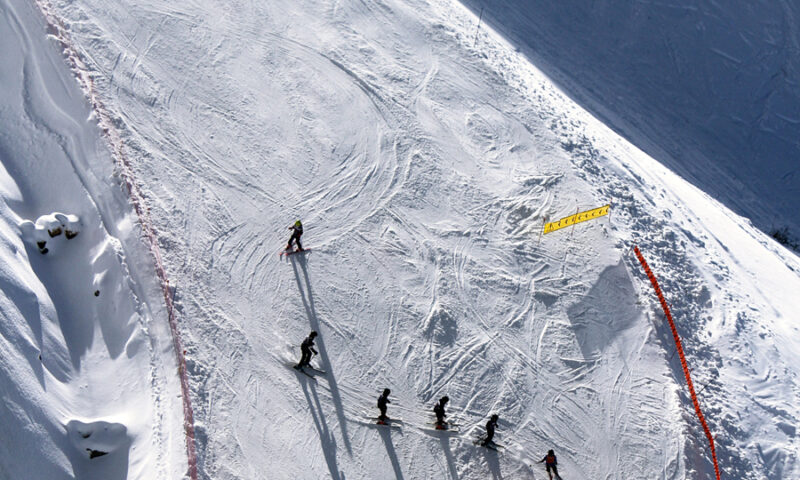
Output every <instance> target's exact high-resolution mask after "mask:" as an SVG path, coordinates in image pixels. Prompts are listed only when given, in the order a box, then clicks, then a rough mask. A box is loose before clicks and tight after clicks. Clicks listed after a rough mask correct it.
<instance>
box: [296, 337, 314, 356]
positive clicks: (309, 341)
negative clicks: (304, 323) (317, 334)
mask: <svg viewBox="0 0 800 480" xmlns="http://www.w3.org/2000/svg"><path fill="white" fill-rule="evenodd" d="M300 349H301V350H303V351H304V352H307V351H309V350H311V351H312V352H314V355H316V354H317V351H316V350H314V337H310V336H309V337H306V339H305V340H303V343H301V344H300Z"/></svg>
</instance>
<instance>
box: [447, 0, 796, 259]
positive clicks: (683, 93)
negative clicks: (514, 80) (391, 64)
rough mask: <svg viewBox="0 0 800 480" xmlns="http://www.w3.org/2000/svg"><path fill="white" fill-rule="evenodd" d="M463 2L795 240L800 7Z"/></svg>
mask: <svg viewBox="0 0 800 480" xmlns="http://www.w3.org/2000/svg"><path fill="white" fill-rule="evenodd" d="M462 3H464V4H465V5H467V6H468V7H470V8H471V9H472V10H473V12H475V14H476V15H480V14H481V12H482V14H483V21H484V22H487V23H489V24H490V25H492V26H494V27H496V28H497V29H498V30H499V31H500V33H502V34H504V35H506V37H507V38H509V39H510V41H511V42H512V44H513V45H514V46H515V47H516V48H519V49H520V50H521V51H522V52H523V53H525V54H526V55H527V56H528V57H529V58H531V59H532V60H533V62H534V63H535V64H536V65H537V67H539V68H541V69H542V70H543V71H544V72H546V73H547V74H548V75H550V76H551V77H552V78H555V79H557V81H558V83H559V84H560V85H562V86H564V88H566V89H567V91H568V92H569V95H570V96H572V97H573V98H575V99H576V100H577V101H578V102H579V103H581V104H582V105H584V106H585V107H586V108H588V109H589V110H590V111H592V112H593V113H594V114H595V115H597V116H599V117H600V118H602V119H603V120H604V121H606V122H607V123H608V124H609V126H611V127H612V128H613V129H614V130H616V131H617V132H620V133H621V135H622V136H624V137H626V138H627V139H629V140H630V141H632V143H634V144H635V145H637V146H638V147H639V148H641V149H643V150H645V151H646V152H647V153H648V154H650V155H652V156H653V157H654V158H656V159H657V160H659V161H660V162H662V163H664V164H665V165H667V166H668V167H670V168H671V169H672V170H674V171H675V172H676V173H678V174H679V175H681V176H682V177H683V178H685V179H687V180H689V181H690V182H691V183H693V184H695V185H697V186H698V187H700V188H701V189H702V190H703V191H705V192H709V193H710V194H711V195H712V196H713V197H714V198H716V199H717V200H719V201H721V202H722V203H724V204H725V205H727V206H728V207H729V208H731V209H732V210H734V211H736V212H737V213H739V214H740V215H744V216H746V217H748V218H750V219H751V220H752V221H753V223H754V224H755V225H756V227H758V228H761V229H762V230H764V231H765V232H768V233H771V232H773V231H774V230H776V229H783V228H787V229H788V231H789V232H790V235H792V236H793V237H794V242H795V243H798V242H800V216H798V214H797V212H798V208H797V205H798V203H800V136H798V134H797V132H798V125H800V3H798V2H792V1H786V0H777V1H752V0H729V1H726V2H697V1H695V0H667V1H647V0H645V1H637V2H629V1H625V0H596V1H592V2H587V1H582V0H562V1H558V2H553V1H548V0H524V1H522V0H491V1H488V0H463V1H462Z"/></svg>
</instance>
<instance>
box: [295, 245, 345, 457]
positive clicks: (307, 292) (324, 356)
mask: <svg viewBox="0 0 800 480" xmlns="http://www.w3.org/2000/svg"><path fill="white" fill-rule="evenodd" d="M295 257H297V258H295ZM289 259H290V260H291V262H292V270H294V279H295V281H296V282H297V289H298V290H300V298H301V299H302V300H303V307H305V309H306V315H308V323H309V324H310V325H311V328H312V329H313V330H315V331H317V332H319V320H318V319H317V309H316V307H315V306H314V295H313V294H312V293H311V280H309V278H308V268H307V267H306V259H305V258H304V257H298V256H297V255H292V256H291V257H289ZM298 263H299V264H300V268H302V269H303V278H304V279H305V289H304V288H303V282H302V281H301V280H300V272H299V271H298V269H297V264H298ZM317 350H318V351H319V356H320V359H321V360H322V368H323V369H325V371H326V372H328V373H327V374H326V375H325V378H326V380H328V385H329V386H330V388H331V397H332V398H333V404H334V406H335V407H336V416H337V417H338V418H339V425H340V426H341V427H342V438H344V446H345V447H346V448H347V453H348V454H350V455H351V456H352V455H353V450H352V448H351V447H350V437H349V436H348V435H347V418H346V417H345V415H344V408H343V406H342V397H341V396H340V395H339V387H338V386H337V384H336V377H335V376H334V374H333V365H331V361H330V359H329V358H328V349H327V348H325V339H324V338H323V337H322V335H319V336H318V337H317Z"/></svg>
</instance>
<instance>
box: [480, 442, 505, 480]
mask: <svg viewBox="0 0 800 480" xmlns="http://www.w3.org/2000/svg"><path fill="white" fill-rule="evenodd" d="M478 448H480V449H481V450H483V455H484V456H485V457H486V463H487V464H488V465H489V471H490V472H492V478H493V479H495V480H503V473H502V472H501V471H500V461H499V460H498V459H497V452H496V451H494V450H491V449H489V448H484V447H478Z"/></svg>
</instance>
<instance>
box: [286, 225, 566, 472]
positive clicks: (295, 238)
mask: <svg viewBox="0 0 800 480" xmlns="http://www.w3.org/2000/svg"><path fill="white" fill-rule="evenodd" d="M289 230H292V236H291V238H289V242H288V243H287V245H286V251H287V252H288V251H291V249H292V243H293V242H294V243H296V244H297V251H298V252H302V251H304V250H303V245H302V244H301V243H300V237H301V236H302V235H303V224H302V223H301V222H300V220H297V221H296V222H295V223H294V225H293V226H291V227H289ZM317 336H318V334H317V332H316V331H313V330H312V331H311V333H309V334H308V336H307V337H306V338H305V339H304V340H303V342H302V343H301V344H300V361H299V362H298V363H297V365H295V367H294V368H296V369H298V370H301V369H303V368H305V367H310V364H311V357H312V356H313V355H317V353H318V352H317V350H316V349H315V348H314V339H315V338H316V337H317ZM391 393H392V391H391V390H389V389H388V388H385V389H383V393H382V394H381V395H380V396H379V397H378V403H377V405H378V410H379V411H380V415H378V417H377V419H376V420H377V422H376V423H377V424H378V425H389V423H390V422H391V419H390V418H389V416H388V415H387V414H386V411H387V408H388V405H389V404H390V403H392V402H391V401H390V400H389V395H390V394H391ZM449 401H450V398H449V397H448V396H447V395H445V396H443V397H441V398H440V399H439V401H438V402H437V403H436V404H435V405H434V406H433V413H434V415H436V423H435V424H434V425H435V428H436V429H437V430H448V429H450V428H451V427H452V426H453V424H452V423H448V422H447V421H446V420H445V417H447V413H446V412H445V407H446V405H447V403H448V402H449ZM499 419H500V417H499V416H498V415H497V414H493V415H492V416H491V417H490V418H489V421H487V422H486V436H485V437H483V439H481V440H479V441H478V442H476V443H477V444H480V445H481V446H484V447H488V448H493V449H497V447H498V445H497V444H496V443H495V442H494V433H495V430H496V429H497V422H498V420H499ZM538 463H545V466H546V467H547V474H548V475H549V476H550V480H554V478H555V480H561V477H560V476H559V475H558V467H557V466H558V460H557V459H556V455H555V453H554V452H553V450H548V452H547V455H545V456H544V458H542V459H541V460H539V462H538ZM553 475H555V477H553Z"/></svg>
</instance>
